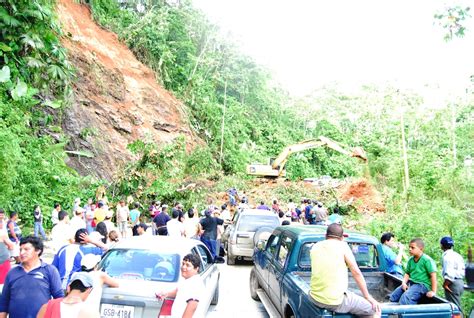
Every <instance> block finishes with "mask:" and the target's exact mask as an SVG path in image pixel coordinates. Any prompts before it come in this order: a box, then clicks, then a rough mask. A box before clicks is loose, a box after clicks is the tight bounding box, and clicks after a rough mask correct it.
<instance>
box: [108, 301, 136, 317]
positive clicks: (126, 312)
mask: <svg viewBox="0 0 474 318" xmlns="http://www.w3.org/2000/svg"><path fill="white" fill-rule="evenodd" d="M134 311H135V307H133V306H123V305H114V304H102V305H101V306H100V318H134V317H133V315H134Z"/></svg>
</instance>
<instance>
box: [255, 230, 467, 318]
mask: <svg viewBox="0 0 474 318" xmlns="http://www.w3.org/2000/svg"><path fill="white" fill-rule="evenodd" d="M324 235H325V228H321V227H318V226H304V227H303V226H282V227H278V228H276V229H275V231H274V232H273V234H272V235H271V236H270V238H269V239H268V242H267V243H266V244H265V245H263V244H257V246H260V247H259V248H257V250H256V253H255V254H254V264H255V265H254V268H253V269H252V272H251V274H250V292H251V295H253V296H252V297H253V298H254V299H258V298H260V299H261V300H262V301H263V304H264V305H265V307H266V308H269V310H270V312H271V313H272V316H275V317H282V318H308V317H334V316H337V317H338V318H342V317H354V316H352V315H351V314H335V313H333V312H331V311H329V310H326V309H322V308H319V307H317V306H316V305H315V303H314V302H313V301H312V300H311V297H310V295H309V286H310V279H311V263H310V257H309V252H310V249H311V247H312V245H313V244H315V243H317V242H318V241H320V240H323V239H324ZM345 241H347V243H348V244H349V246H350V247H351V249H352V251H353V253H354V256H355V258H356V261H357V262H358V263H357V264H358V266H359V267H360V269H361V271H362V274H363V275H364V278H365V281H366V284H367V288H368V289H369V292H370V294H371V295H372V297H374V298H375V299H377V300H378V301H379V302H380V303H381V304H382V317H387V318H388V317H389V318H401V317H403V318H411V317H416V318H419V317H429V318H454V317H459V318H460V317H461V313H460V311H459V309H458V308H457V307H456V306H455V305H454V304H452V303H449V302H448V301H446V300H445V299H443V298H441V297H437V296H435V297H433V298H425V299H422V300H421V301H420V303H419V304H416V305H400V304H398V303H392V302H390V301H389V295H390V293H391V292H392V291H393V290H394V289H395V288H396V287H398V286H399V285H400V284H401V279H400V278H398V277H396V276H394V275H391V274H388V273H385V268H386V264H385V259H384V257H383V250H382V247H381V246H380V243H379V242H378V241H377V239H376V238H374V237H371V236H368V235H365V234H360V233H356V232H349V233H348V236H347V237H346V238H345ZM348 275H349V290H351V291H353V292H355V293H358V294H360V292H359V288H358V286H357V284H356V283H355V281H354V279H353V278H352V275H351V274H350V272H348Z"/></svg>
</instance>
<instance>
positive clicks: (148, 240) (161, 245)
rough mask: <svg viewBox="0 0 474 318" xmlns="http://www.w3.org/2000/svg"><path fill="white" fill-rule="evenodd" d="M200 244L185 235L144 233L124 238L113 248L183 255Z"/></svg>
mask: <svg viewBox="0 0 474 318" xmlns="http://www.w3.org/2000/svg"><path fill="white" fill-rule="evenodd" d="M198 244H201V242H200V241H198V240H194V239H190V238H184V237H169V236H161V235H156V236H152V235H150V236H143V235H142V236H132V237H129V238H125V239H122V240H120V241H119V242H118V243H117V244H115V245H114V246H113V247H112V248H111V250H114V249H142V250H149V251H156V252H161V253H178V254H181V255H183V254H186V253H188V252H190V251H191V249H192V248H193V247H194V246H196V245H198Z"/></svg>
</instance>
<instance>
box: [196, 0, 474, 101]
mask: <svg viewBox="0 0 474 318" xmlns="http://www.w3.org/2000/svg"><path fill="white" fill-rule="evenodd" d="M462 2H464V3H462ZM466 2H467V1H465V0H451V1H450V3H451V4H457V3H460V4H465V3H466ZM193 3H194V5H195V6H196V7H198V8H200V9H202V10H203V11H204V13H205V14H206V15H207V16H208V17H209V19H210V20H211V21H212V22H214V23H216V24H218V25H219V26H220V27H221V29H222V32H223V34H226V33H227V32H231V33H232V35H233V37H234V38H235V39H236V41H237V43H239V44H240V47H241V49H242V51H243V52H244V53H246V54H249V55H250V56H252V57H253V58H254V59H255V60H256V61H257V62H258V63H259V64H263V65H265V66H267V67H268V68H269V69H270V70H271V71H272V72H273V74H274V76H275V78H276V79H277V80H278V81H279V82H281V83H282V84H283V86H284V87H285V88H286V89H288V90H289V91H290V92H291V93H292V94H293V95H297V96H302V95H304V94H306V93H308V92H310V91H312V90H314V89H316V88H318V87H321V86H323V85H326V84H331V83H335V82H337V83H338V84H339V85H341V86H346V87H358V86H360V85H364V84H382V85H383V84H387V83H388V84H394V85H397V86H398V87H400V88H412V89H417V88H421V87H424V86H425V85H426V84H429V85H431V87H439V88H440V90H442V91H443V92H449V94H459V93H460V92H464V91H465V88H466V87H467V85H469V76H470V75H471V74H474V37H473V35H472V34H469V31H468V34H467V36H466V37H464V38H463V39H455V40H453V41H450V42H446V41H444V39H443V36H444V32H445V31H444V30H443V29H441V28H440V27H439V26H437V25H436V23H435V22H436V21H435V19H434V17H433V16H434V14H435V13H436V12H440V11H442V10H443V8H444V7H445V1H440V0H393V1H388V0H358V1H355V0H325V1H323V0H293V1H282V0H193ZM473 20H474V18H471V19H470V21H469V25H468V26H470V25H473ZM471 30H472V31H473V32H474V27H473V28H471Z"/></svg>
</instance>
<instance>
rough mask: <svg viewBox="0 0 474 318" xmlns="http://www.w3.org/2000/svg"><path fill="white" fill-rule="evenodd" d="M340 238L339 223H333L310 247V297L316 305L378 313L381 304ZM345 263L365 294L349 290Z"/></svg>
mask: <svg viewBox="0 0 474 318" xmlns="http://www.w3.org/2000/svg"><path fill="white" fill-rule="evenodd" d="M343 239H344V236H343V229H342V226H341V225H340V224H337V223H333V224H331V225H329V226H328V228H327V231H326V240H324V241H321V242H318V243H317V244H315V245H314V246H313V248H312V249H311V253H310V255H311V283H310V292H309V293H310V296H311V297H310V299H312V300H313V301H314V303H315V304H316V306H318V307H320V308H326V309H328V310H331V311H335V312H337V313H351V314H355V315H358V316H364V317H380V315H381V311H380V305H379V303H378V302H377V301H376V300H375V299H374V298H373V297H372V296H370V294H369V291H368V289H367V285H366V283H365V279H364V276H362V273H361V271H360V269H359V267H358V266H357V262H356V260H355V258H354V254H352V251H351V249H350V247H349V246H348V245H347V243H346V242H344V241H343ZM347 267H349V269H350V271H351V273H352V276H353V277H354V280H355V281H356V283H357V285H358V286H359V289H360V291H361V292H362V295H363V296H364V298H363V297H361V296H359V295H356V294H354V293H352V292H350V291H349V290H348V287H349V277H348V273H347Z"/></svg>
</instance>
